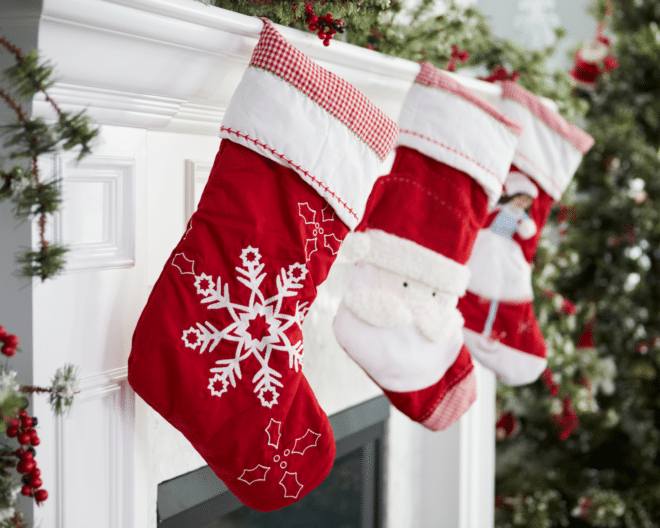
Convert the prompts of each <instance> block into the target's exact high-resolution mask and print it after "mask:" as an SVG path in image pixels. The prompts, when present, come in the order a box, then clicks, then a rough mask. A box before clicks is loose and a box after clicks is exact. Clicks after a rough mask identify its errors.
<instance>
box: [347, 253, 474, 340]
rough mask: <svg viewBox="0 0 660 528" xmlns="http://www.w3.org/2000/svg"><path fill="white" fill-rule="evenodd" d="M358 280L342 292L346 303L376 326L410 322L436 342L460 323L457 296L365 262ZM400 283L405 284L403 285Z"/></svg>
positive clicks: (359, 315) (398, 326) (451, 333)
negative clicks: (353, 286)
mask: <svg viewBox="0 0 660 528" xmlns="http://www.w3.org/2000/svg"><path fill="white" fill-rule="evenodd" d="M356 275H359V276H360V281H354V285H355V286H356V287H357V288H360V289H352V290H350V291H348V292H347V293H346V295H345V296H344V300H343V302H344V304H345V305H346V307H347V308H348V309H349V310H350V311H351V312H352V313H353V315H355V316H356V317H358V318H359V319H360V320H361V321H363V322H365V323H367V324H369V325H371V326H375V327H377V328H401V327H404V326H409V325H413V326H414V327H415V328H416V329H417V330H418V331H419V332H420V333H421V334H422V336H424V337H425V338H426V339H428V340H429V341H431V342H433V343H439V342H442V341H445V340H446V339H448V338H449V337H450V336H451V335H454V334H455V333H456V331H458V330H460V329H461V328H462V327H463V323H464V321H463V317H462V316H461V314H460V312H459V311H458V310H457V309H456V304H457V302H458V297H457V296H454V295H447V294H444V293H442V292H436V291H434V290H433V289H432V288H429V287H428V286H425V285H422V284H419V283H415V282H414V281H412V280H410V279H406V278H405V277H401V276H399V275H397V274H395V273H392V272H389V271H386V270H382V269H377V268H375V267H373V266H370V265H368V264H362V265H359V266H358V270H357V272H356ZM403 284H406V286H405V287H404V286H403Z"/></svg>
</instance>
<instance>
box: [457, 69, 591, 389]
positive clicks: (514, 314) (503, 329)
mask: <svg viewBox="0 0 660 528" xmlns="http://www.w3.org/2000/svg"><path fill="white" fill-rule="evenodd" d="M502 88H503V91H502V101H501V105H500V108H501V109H502V111H504V112H505V113H506V114H507V115H509V116H511V117H513V118H515V119H517V120H518V121H520V122H521V123H523V124H524V125H525V130H524V132H523V134H522V136H521V138H520V142H519V143H518V146H517V148H516V154H515V157H514V160H513V166H512V170H511V173H510V174H509V176H508V178H507V181H506V183H505V189H504V191H505V193H507V194H508V195H509V197H510V198H511V202H513V204H511V203H508V204H506V205H504V206H503V207H498V208H496V209H495V210H494V211H493V212H491V214H490V215H489V217H488V221H487V222H486V224H485V226H484V229H482V230H481V231H480V232H479V235H478V236H477V240H476V243H475V246H474V251H473V253H472V256H471V258H470V261H469V262H468V267H469V268H470V271H471V272H472V274H471V277H470V283H469V284H468V291H467V293H466V295H465V296H464V297H463V298H462V299H461V300H460V301H459V304H458V307H459V309H460V311H461V313H462V314H463V317H464V318H465V330H464V335H465V343H466V345H467V346H468V349H469V350H470V352H471V353H472V355H473V356H474V357H476V358H477V359H478V360H479V361H480V362H481V363H483V364H484V365H486V366H487V367H489V368H491V369H492V370H494V371H495V372H496V373H497V375H498V376H499V377H500V379H501V380H502V382H504V383H506V384H508V385H524V384H526V383H531V382H532V381H534V380H536V379H537V378H538V377H539V376H540V374H541V373H542V372H543V370H544V369H545V365H546V359H545V357H546V350H545V342H544V340H543V335H542V334H541V330H540V329H539V326H538V323H537V321H536V317H535V315H534V310H533V308H532V283H531V263H532V259H533V258H534V254H535V253H536V248H537V246H538V243H539V238H540V236H541V230H542V228H543V226H544V225H545V223H546V222H547V220H548V214H549V213H550V207H551V206H552V203H553V201H554V200H558V199H559V198H560V197H561V195H562V194H563V192H564V190H565V189H566V187H567V186H568V184H569V182H570V181H571V178H572V177H573V174H574V173H575V171H576V170H577V167H578V165H579V164H580V161H581V160H582V155H583V154H584V153H586V152H587V151H588V150H589V149H590V148H591V146H592V145H593V138H592V137H591V136H589V135H588V134H587V133H585V132H583V131H582V130H580V129H579V128H577V127H575V126H573V125H571V124H569V123H567V122H566V121H565V120H564V119H563V118H562V117H561V116H560V115H559V114H557V113H556V112H554V111H552V110H550V109H549V108H547V107H546V106H545V105H544V104H543V103H542V102H541V101H540V99H538V98H537V97H536V96H534V95H532V94H531V93H529V92H528V91H527V90H524V89H523V88H521V87H520V86H518V85H516V84H515V83H513V82H510V81H506V82H504V83H503V84H502ZM526 176H527V177H529V179H528V178H527V177H526ZM525 197H527V198H525ZM516 201H518V204H516V203H515V202H516ZM525 202H527V203H525ZM529 203H531V207H530V208H529V212H528V213H524V211H522V209H524V207H522V206H521V204H522V205H523V206H527V205H529ZM513 209H517V210H518V213H516V212H515V211H514V212H512V210H513ZM515 214H518V215H519V217H518V218H516V219H514V220H512V216H515ZM527 217H528V218H529V219H531V220H532V221H533V222H534V224H535V227H531V226H529V224H528V222H529V220H527ZM519 220H524V222H523V223H522V224H519V223H518V221H519ZM525 222H527V224H526V225H525Z"/></svg>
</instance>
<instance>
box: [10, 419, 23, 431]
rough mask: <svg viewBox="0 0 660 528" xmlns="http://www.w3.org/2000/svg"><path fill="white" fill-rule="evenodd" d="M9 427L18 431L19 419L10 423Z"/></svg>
mask: <svg viewBox="0 0 660 528" xmlns="http://www.w3.org/2000/svg"><path fill="white" fill-rule="evenodd" d="M9 425H10V427H16V429H18V426H19V425H20V422H19V421H18V418H14V419H13V420H12V421H11V422H9Z"/></svg>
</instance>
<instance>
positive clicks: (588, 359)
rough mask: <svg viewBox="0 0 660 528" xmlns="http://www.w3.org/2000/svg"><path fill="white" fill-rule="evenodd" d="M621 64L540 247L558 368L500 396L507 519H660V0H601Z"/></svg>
mask: <svg viewBox="0 0 660 528" xmlns="http://www.w3.org/2000/svg"><path fill="white" fill-rule="evenodd" d="M608 5H609V6H610V8H611V9H612V14H611V18H610V17H608V19H609V30H608V31H606V33H607V34H608V36H609V37H610V38H611V40H612V51H613V53H614V55H615V56H616V58H617V60H618V61H619V67H618V69H615V70H613V71H612V72H611V74H609V75H607V76H605V77H604V78H602V79H601V80H600V83H599V84H598V86H597V87H596V88H595V90H594V91H589V92H587V91H582V90H580V89H576V91H575V96H576V97H580V98H583V99H586V100H588V101H589V103H590V110H589V111H588V113H587V115H586V117H585V119H584V122H583V123H581V125H582V126H583V128H585V129H586V130H587V131H588V132H589V133H590V134H591V135H592V136H593V137H594V138H595V140H596V143H595V146H594V147H593V148H592V149H591V151H590V152H589V153H588V154H587V155H586V156H585V158H584V161H583V162H582V165H581V167H580V169H579V170H578V172H577V174H576V176H575V179H574V183H573V187H572V189H571V190H572V192H571V193H569V197H568V198H567V199H566V200H565V202H564V203H563V204H561V206H560V207H558V208H557V211H556V214H555V216H554V223H553V225H550V226H549V227H548V231H547V232H546V237H545V240H546V242H545V244H544V245H542V246H541V247H540V248H539V253H538V255H537V261H536V268H535V272H536V273H535V275H536V284H535V288H536V290H537V291H536V294H537V295H536V298H537V302H536V304H537V306H536V311H537V314H538V315H539V321H540V323H541V325H542V329H543V332H544V335H545V337H546V342H547V345H548V353H549V370H547V371H546V372H545V373H544V375H543V377H542V379H541V380H539V381H538V382H536V383H535V384H533V385H530V386H527V387H522V388H516V389H510V388H504V387H502V388H501V389H500V391H499V393H498V396H499V397H498V403H499V406H500V411H501V415H500V420H499V422H498V431H497V432H498V439H499V441H498V446H497V484H496V487H497V494H498V495H497V499H496V503H497V506H498V508H497V521H496V523H497V526H498V527H501V528H503V527H514V526H525V527H548V528H554V527H560V526H570V527H588V526H593V527H622V528H637V527H654V526H660V524H659V523H660V459H659V458H658V447H659V445H660V429H659V428H660V391H659V390H658V380H657V372H658V367H659V364H660V249H658V248H660V222H659V221H658V220H659V218H658V217H659V216H660V208H659V207H658V203H659V202H660V161H659V159H660V99H659V98H658V94H659V92H660V71H659V70H658V68H657V61H658V57H659V56H660V26H659V24H660V4H658V2H657V1H656V0H636V1H635V2H616V3H611V2H610V3H606V2H604V1H603V2H601V3H600V5H599V6H598V14H599V15H600V16H603V13H604V12H605V10H606V6H608Z"/></svg>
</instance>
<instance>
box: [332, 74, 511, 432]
mask: <svg viewBox="0 0 660 528" xmlns="http://www.w3.org/2000/svg"><path fill="white" fill-rule="evenodd" d="M399 121H400V127H401V134H400V137H399V146H398V148H397V153H396V159H395V161H394V165H393V167H392V172H391V173H390V174H389V175H387V176H383V177H381V178H379V179H378V181H377V182H376V185H375V186H374V190H373V192H372V194H371V196H370V197H369V202H368V204H367V210H366V213H365V217H364V219H363V221H362V222H361V223H360V225H359V226H358V228H357V230H356V233H355V234H354V235H351V236H352V237H354V243H355V244H356V245H357V246H359V245H360V244H363V246H362V248H363V253H364V255H363V256H362V257H361V258H360V261H359V262H358V264H357V266H356V270H355V273H354V275H353V278H352V280H351V283H350V286H349V290H348V292H347V293H346V295H345V296H344V298H343V300H342V303H341V305H340V307H339V310H338V312H337V316H336V318H335V323H334V331H335V335H336V337H337V340H338V341H339V343H340V344H341V346H342V347H343V348H344V349H345V350H346V352H347V353H348V354H349V355H350V356H351V357H352V358H353V359H354V360H355V361H356V362H357V363H358V364H359V365H360V366H361V367H362V368H363V369H364V370H365V372H366V373H367V374H368V375H369V376H370V377H371V378H372V379H373V380H374V381H375V382H376V383H377V384H378V385H379V386H380V387H381V388H382V389H383V391H384V392H385V395H386V396H387V397H388V398H389V400H390V401H391V402H392V404H393V405H394V406H395V407H397V408H398V409H399V410H400V411H402V412H403V413H404V414H406V415H407V416H408V417H410V418H411V419H413V420H415V421H418V422H420V423H422V424H423V425H425V426H426V427H428V428H430V429H433V430H438V429H444V428H446V427H448V426H449V425H451V424H452V423H454V422H455V421H456V420H457V419H458V418H459V417H460V416H461V415H462V414H463V413H464V412H465V411H466V410H467V409H468V408H469V406H470V405H471V404H472V402H473V401H474V399H475V397H476V387H475V376H474V373H473V372H472V370H473V366H472V362H471V360H470V356H469V354H468V351H467V349H466V348H465V346H464V345H463V336H462V332H461V327H462V324H463V320H462V318H461V315H460V313H459V312H458V310H457V309H456V303H457V302H458V298H459V296H460V295H462V294H463V293H465V288H466V286H467V281H468V277H469V271H468V269H467V268H466V266H465V263H466V262H467V260H468V257H469V256H470V253H471V251H472V245H473V244H474V239H475V237H476V234H477V232H478V231H479V228H480V227H481V226H482V224H483V222H484V221H485V219H486V216H487V213H488V204H489V202H490V203H491V205H492V204H494V203H495V202H497V200H498V198H499V195H500V193H501V191H502V182H503V181H504V177H505V175H506V173H507V171H508V168H509V165H510V164H511V159H512V158H513V152H514V148H515V145H516V142H517V139H518V134H520V131H521V127H520V125H519V124H518V123H517V122H516V121H515V120H513V119H510V118H508V117H507V116H506V115H504V114H503V113H501V112H500V111H499V110H498V109H497V108H495V107H494V106H493V105H491V104H490V103H488V102H487V101H486V100H484V99H483V98H481V97H479V96H477V95H476V94H474V93H473V92H471V91H470V90H468V89H467V88H465V87H463V85H461V84H460V83H458V82H457V81H456V80H454V79H453V77H451V75H449V74H447V73H445V72H442V71H440V70H437V69H436V68H434V67H433V66H431V65H430V64H428V63H425V64H423V65H422V70H421V72H420V74H419V76H418V77H417V79H416V80H415V84H414V85H413V87H412V88H411V90H410V92H409V94H408V96H407V98H406V100H405V103H404V106H403V110H402V112H401V118H400V120H399Z"/></svg>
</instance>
